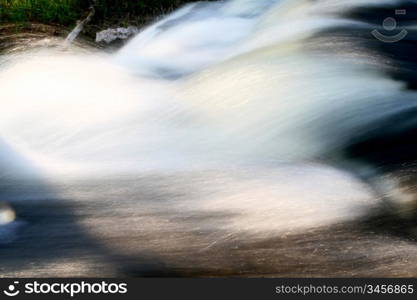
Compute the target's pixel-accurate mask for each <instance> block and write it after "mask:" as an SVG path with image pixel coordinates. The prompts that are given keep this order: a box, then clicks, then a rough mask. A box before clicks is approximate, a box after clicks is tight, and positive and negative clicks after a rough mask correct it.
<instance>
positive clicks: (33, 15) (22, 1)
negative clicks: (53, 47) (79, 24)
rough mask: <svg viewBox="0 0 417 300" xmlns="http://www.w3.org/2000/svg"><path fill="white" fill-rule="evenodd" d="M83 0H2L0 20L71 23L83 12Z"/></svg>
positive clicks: (0, 2) (0, 1)
mask: <svg viewBox="0 0 417 300" xmlns="http://www.w3.org/2000/svg"><path fill="white" fill-rule="evenodd" d="M80 4H81V0H0V22H12V23H19V22H40V23H46V24H48V23H49V24H62V25H70V24H73V23H74V22H75V20H76V19H77V17H78V16H79V15H80V13H81V5H80Z"/></svg>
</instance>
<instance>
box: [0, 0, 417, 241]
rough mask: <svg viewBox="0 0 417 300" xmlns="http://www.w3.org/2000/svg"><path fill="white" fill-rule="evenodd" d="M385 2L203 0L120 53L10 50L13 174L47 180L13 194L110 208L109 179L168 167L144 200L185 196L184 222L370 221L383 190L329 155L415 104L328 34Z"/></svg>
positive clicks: (287, 227)
mask: <svg viewBox="0 0 417 300" xmlns="http://www.w3.org/2000/svg"><path fill="white" fill-rule="evenodd" d="M382 2H383V1H381V0H378V1H370V0H355V1H335V0H329V1H307V0H306V1H304V0H296V1H290V0H275V1H272V0H230V1H222V2H210V3H204V2H199V3H196V4H190V5H187V6H185V7H183V8H182V9H180V10H178V11H176V12H174V13H173V14H171V15H169V16H167V17H165V18H163V19H161V20H160V21H159V22H156V23H155V24H153V25H151V26H149V27H147V28H145V29H144V30H143V31H142V32H141V33H139V34H138V35H137V36H136V37H135V38H134V39H133V40H131V41H130V42H129V43H128V44H127V45H126V46H124V47H123V48H122V49H120V50H119V51H118V52H117V53H113V54H105V53H102V52H100V51H98V50H88V51H87V50H86V49H80V48H78V47H76V46H74V47H73V48H72V49H66V50H62V49H56V48H48V47H43V46H42V45H41V46H40V47H36V49H34V50H27V51H23V52H13V53H9V54H7V55H4V56H3V57H2V58H1V61H2V62H3V63H2V64H0V105H1V108H2V109H1V118H0V151H1V152H0V153H1V159H0V163H1V166H2V169H3V171H2V172H3V173H2V175H3V180H4V181H7V180H8V179H9V178H18V179H19V178H27V177H28V176H29V178H34V179H36V180H40V181H39V182H42V184H41V183H39V186H43V188H45V186H46V187H47V188H45V189H41V188H38V189H33V188H32V189H30V192H29V194H30V193H32V196H28V191H24V192H23V190H19V188H16V187H10V186H8V189H9V190H8V191H7V193H8V194H7V195H8V197H9V199H23V198H25V197H26V198H33V197H34V194H36V193H38V194H39V195H41V196H39V195H38V194H37V195H38V197H42V195H46V194H48V192H50V190H49V186H48V185H51V186H54V182H55V184H56V186H55V187H54V188H53V189H52V190H53V193H55V197H58V198H68V199H78V200H79V199H83V197H87V198H88V199H90V201H98V202H99V203H100V201H103V202H105V201H106V199H107V198H106V197H103V196H102V195H101V191H104V190H106V189H107V187H106V182H107V181H106V180H109V178H113V179H110V180H113V182H118V181H117V180H119V179H120V178H126V177H123V176H128V177H129V178H130V179H131V180H132V178H136V177H135V176H144V177H146V176H147V175H146V174H164V176H167V178H170V179H166V177H164V179H163V180H162V179H161V182H164V184H161V186H158V187H157V188H158V189H160V193H161V194H160V195H159V196H158V193H156V192H155V191H154V190H153V188H150V189H152V190H153V192H152V193H156V195H155V194H152V196H149V197H148V198H146V197H145V198H146V199H145V200H146V201H148V200H150V201H151V202H152V201H155V203H154V204H146V205H145V204H144V205H145V207H147V205H151V206H152V205H155V206H158V205H160V204H158V202H156V201H157V200H158V199H159V198H163V199H165V198H167V196H166V195H171V194H172V195H174V196H172V197H173V199H174V200H172V201H173V202H172V203H171V204H170V202H169V201H168V200H167V202H164V203H167V204H164V205H168V206H169V205H172V206H175V207H177V211H175V209H174V212H171V213H172V214H180V215H185V216H187V214H190V215H191V214H192V213H193V212H195V211H204V212H206V213H208V214H211V215H217V214H220V213H221V212H233V213H234V214H235V215H234V216H233V217H230V218H229V220H228V221H224V220H223V221H224V222H225V223H221V224H220V223H219V224H212V223H211V224H209V225H208V224H206V223H204V222H203V223H201V224H200V223H198V222H197V223H193V224H190V226H194V227H195V226H202V227H204V226H208V227H210V228H211V227H217V229H216V230H220V229H221V230H226V232H227V233H230V232H232V233H233V232H240V231H244V232H255V233H259V232H274V233H280V232H292V231H294V230H295V231H297V230H303V229H306V228H313V227H317V226H322V225H328V224H334V223H338V222H340V221H346V220H351V219H353V218H354V217H357V216H358V215H363V214H364V213H366V212H367V210H368V209H370V208H371V207H372V206H374V205H376V202H375V196H374V194H373V193H372V192H371V190H370V189H369V188H368V187H367V186H366V185H364V184H363V183H361V182H360V181H359V180H358V179H355V178H354V177H353V176H351V175H349V174H348V173H345V172H343V171H340V170H337V169H333V168H332V167H328V166H324V165H321V164H317V163H316V162H317V161H318V160H322V159H323V158H324V161H326V157H332V158H335V157H336V158H338V157H339V156H338V153H339V151H340V149H342V148H343V147H344V146H345V145H346V143H348V141H349V140H350V139H352V138H353V137H356V136H360V135H361V134H365V133H367V132H368V131H369V130H370V129H372V124H374V122H375V121H378V120H380V119H383V118H385V117H387V116H390V115H392V114H394V113H396V112H398V111H402V110H406V109H408V108H409V107H413V106H414V104H413V103H410V102H407V101H404V102H402V103H401V104H399V103H398V102H396V101H395V99H398V98H399V97H403V98H405V99H408V98H410V92H406V91H405V90H404V89H403V88H404V84H403V83H401V82H400V81H394V80H392V79H390V78H388V77H387V76H385V74H384V72H381V71H382V70H381V68H380V67H379V64H380V63H381V61H382V58H381V57H378V56H373V55H372V53H360V51H359V50H357V49H356V48H354V46H353V45H351V46H352V49H350V51H347V49H346V48H344V46H342V45H340V44H338V45H336V43H335V44H334V45H332V42H331V41H330V42H329V41H328V40H325V38H324V37H323V38H324V39H320V37H321V36H320V32H325V31H326V29H330V28H339V27H340V28H343V27H349V28H353V29H355V30H369V31H370V30H372V25H370V24H367V23H365V22H361V21H359V20H352V19H348V18H344V17H342V16H341V15H340V12H341V11H344V10H348V9H352V8H354V7H356V6H360V5H363V4H366V5H371V6H372V5H380V4H381V3H382ZM384 2H386V3H394V2H395V1H384ZM326 43H327V44H326ZM328 43H330V44H328ZM46 44H47V43H46ZM326 45H327V46H326ZM331 49H333V50H336V51H335V52H332V51H330V50H331ZM356 50H357V52H355V51H356ZM126 174H128V175H126ZM185 174H187V175H185ZM190 174H196V176H197V177H198V178H199V177H203V178H204V180H200V181H198V182H197V183H196V182H193V181H192V180H190V179H189V176H190ZM191 177H193V176H192V175H191ZM45 178H48V180H49V184H48V183H46V182H48V181H46V182H45V181H44V179H45ZM51 178H53V180H52V179H51ZM79 178H81V179H84V180H85V183H86V182H89V181H88V180H90V179H91V178H94V180H95V181H94V182H95V183H97V182H98V183H97V184H95V185H94V187H92V188H91V190H90V193H88V192H87V194H80V192H79V191H78V190H77V185H76V184H75V186H74V184H73V182H72V181H71V180H74V179H79ZM97 178H98V179H97ZM100 178H103V180H100ZM140 178H142V177H140ZM150 178H151V179H152V178H154V177H150ZM151 179H150V180H151ZM141 180H143V179H138V181H141ZM152 180H153V179H152ZM155 180H156V181H158V179H155ZM56 182H59V183H56ZM123 182H124V181H123ZM66 184H68V185H67V186H66ZM153 185H154V183H152V184H150V186H151V187H152V186H153ZM148 188H149V187H148ZM47 190H48V192H47ZM144 190H146V188H143V187H137V186H133V185H132V184H131V186H129V184H126V183H123V184H121V185H120V186H119V188H118V189H117V191H118V192H117V193H118V195H119V196H120V199H118V200H117V201H121V203H122V202H123V201H134V202H135V201H136V202H138V203H140V201H142V200H143V198H140V199H139V198H137V197H139V196H135V195H136V194H137V195H139V194H141V193H143V191H144ZM190 190H193V191H194V190H195V191H194V192H190ZM133 192H134V193H133ZM19 193H20V194H19ZM132 193H133V194H132ZM187 193H191V194H187ZM16 195H17V196H16ZM22 195H23V196H22ZM48 195H49V194H48ZM86 195H87V196H86ZM48 197H50V196H48ZM52 197H53V196H52ZM108 197H110V198H111V196H108ZM135 197H136V198H135ZM168 198H169V197H168ZM78 200H77V201H78ZM109 201H112V200H109ZM111 203H113V202H111ZM103 205H104V204H103ZM120 205H122V204H120ZM142 209H143V207H142ZM158 209H161V210H162V207H158ZM154 222H155V223H153V224H158V222H157V221H154ZM154 226H156V227H157V228H158V226H162V225H161V224H160V225H154ZM204 228H206V227H204ZM217 238H218V236H216V239H217ZM211 242H213V241H210V240H209V241H208V244H210V243H211Z"/></svg>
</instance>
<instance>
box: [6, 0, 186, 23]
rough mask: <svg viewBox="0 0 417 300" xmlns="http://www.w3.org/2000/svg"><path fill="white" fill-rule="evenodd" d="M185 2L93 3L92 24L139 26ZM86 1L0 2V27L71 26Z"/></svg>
mask: <svg viewBox="0 0 417 300" xmlns="http://www.w3.org/2000/svg"><path fill="white" fill-rule="evenodd" d="M186 2H190V1H189V0H97V1H96V15H95V16H94V19H93V23H95V24H98V25H100V24H103V23H113V24H116V25H126V24H133V25H135V24H142V23H144V22H146V20H148V19H150V18H154V17H156V16H159V15H161V14H163V13H166V12H169V11H171V10H172V9H174V8H177V7H178V6H180V5H182V4H184V3H186ZM88 6H89V1H88V0H0V23H20V22H38V23H44V24H59V25H73V24H75V22H76V21H77V20H78V19H80V18H82V17H83V16H84V14H85V12H86V11H87V9H88Z"/></svg>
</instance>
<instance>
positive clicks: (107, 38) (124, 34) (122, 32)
mask: <svg viewBox="0 0 417 300" xmlns="http://www.w3.org/2000/svg"><path fill="white" fill-rule="evenodd" d="M138 32H139V28H137V27H134V26H129V27H118V28H109V29H106V30H102V31H100V32H97V33H96V42H97V43H103V42H104V43H106V44H110V43H112V42H114V41H116V40H126V39H128V38H130V37H132V36H134V35H135V34H137V33H138Z"/></svg>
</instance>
